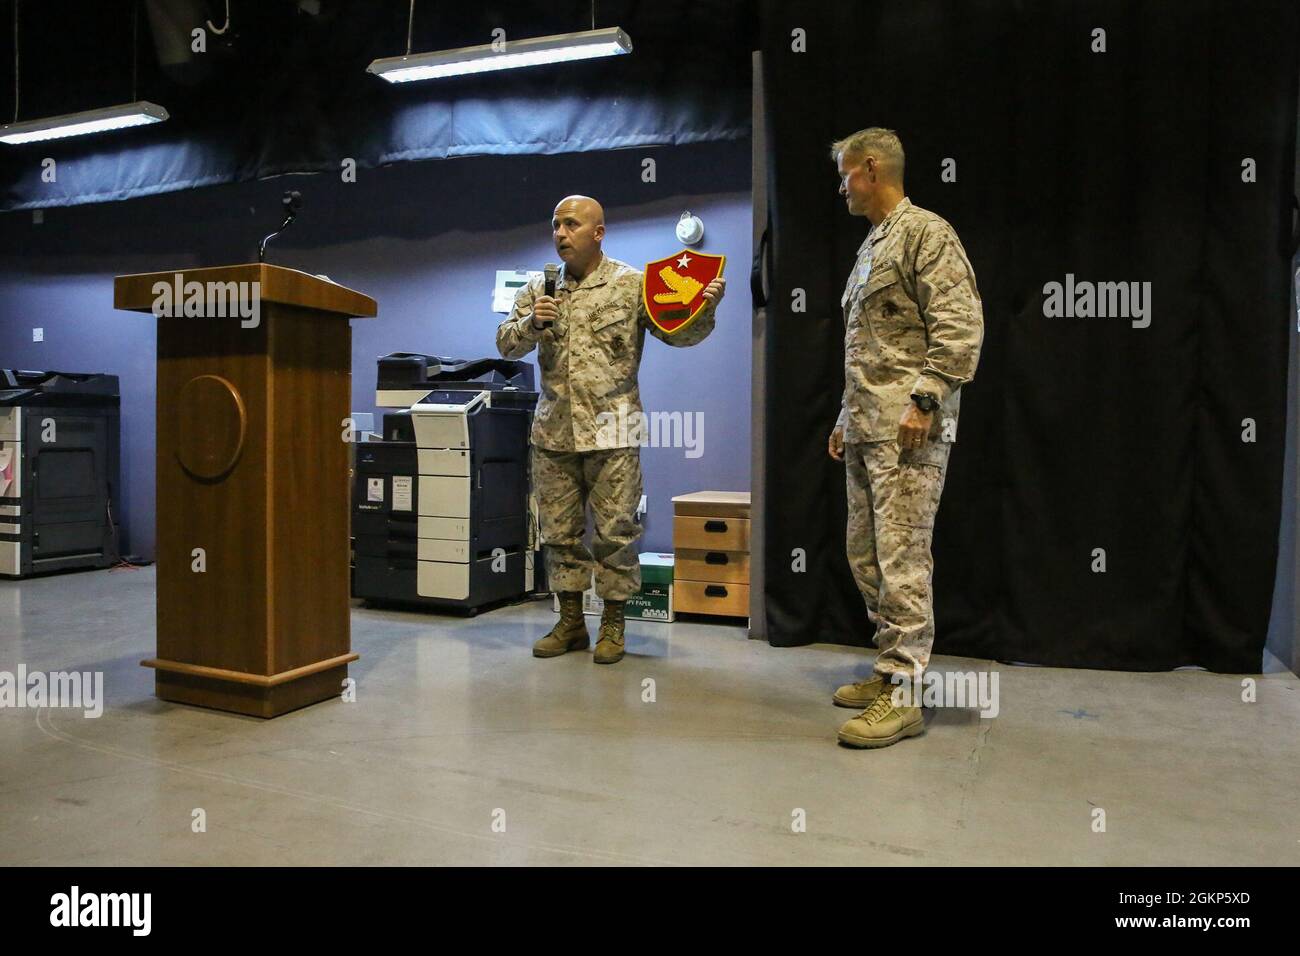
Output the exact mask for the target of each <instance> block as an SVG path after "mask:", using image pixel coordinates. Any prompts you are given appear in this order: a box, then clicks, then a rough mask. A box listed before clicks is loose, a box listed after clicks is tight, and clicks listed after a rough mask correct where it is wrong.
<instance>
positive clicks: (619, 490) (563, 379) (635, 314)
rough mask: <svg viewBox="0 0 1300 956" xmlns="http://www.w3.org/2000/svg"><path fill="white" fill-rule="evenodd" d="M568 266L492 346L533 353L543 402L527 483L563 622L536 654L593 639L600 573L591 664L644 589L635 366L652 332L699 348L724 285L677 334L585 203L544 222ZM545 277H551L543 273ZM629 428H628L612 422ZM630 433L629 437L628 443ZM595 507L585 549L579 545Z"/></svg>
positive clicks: (574, 199) (607, 659) (519, 310)
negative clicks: (592, 601)
mask: <svg viewBox="0 0 1300 956" xmlns="http://www.w3.org/2000/svg"><path fill="white" fill-rule="evenodd" d="M551 231H552V237H553V239H554V241H555V250H556V252H557V253H558V254H559V257H560V259H561V260H563V263H564V264H563V265H562V266H561V267H560V268H559V269H558V271H557V274H556V275H555V277H554V280H553V281H554V294H547V292H548V288H547V287H548V283H547V278H546V277H545V276H539V277H537V278H535V279H533V280H532V281H530V282H529V283H528V284H527V285H526V286H525V287H524V288H522V289H520V290H519V294H518V295H517V296H516V297H515V303H514V308H513V309H512V310H511V313H510V317H509V318H507V319H506V320H505V321H504V322H502V323H501V325H500V327H498V329H497V349H498V350H499V351H500V352H501V354H502V356H504V357H505V358H508V359H518V358H522V357H523V356H525V355H527V354H528V353H529V352H531V351H532V350H533V349H534V348H536V349H537V350H538V364H539V365H540V367H541V372H542V396H541V400H540V401H539V402H538V405H537V414H536V417H535V418H534V420H533V431H532V445H533V453H532V466H533V487H534V489H535V491H536V492H537V502H538V508H539V511H540V517H541V530H542V541H543V544H544V550H545V555H546V573H547V576H548V578H549V579H550V582H551V587H552V588H553V589H554V590H555V591H556V592H558V594H559V596H560V620H559V622H558V623H557V624H556V625H555V627H554V628H552V629H551V631H550V633H548V634H547V635H546V636H545V637H543V638H542V639H541V640H539V641H538V642H537V643H536V644H534V645H533V654H534V655H535V656H537V657H558V656H559V655H561V654H564V653H565V652H567V651H576V650H585V649H586V648H587V647H589V646H590V644H591V637H590V635H589V634H588V632H587V625H586V622H585V621H584V619H583V615H582V592H583V591H584V590H585V589H586V588H587V586H588V585H589V583H590V582H591V579H592V571H593V568H594V571H595V582H596V594H597V595H599V596H600V597H601V598H602V599H603V600H604V603H605V609H604V613H603V614H602V616H601V621H600V634H599V639H598V641H597V643H596V650H595V654H594V659H595V661H596V663H598V664H613V663H616V662H617V661H620V660H622V659H623V651H624V634H623V628H624V625H623V602H624V601H625V600H627V598H628V597H629V596H631V595H632V594H634V593H636V591H638V590H639V589H640V587H641V566H640V564H639V561H638V557H637V550H636V542H637V539H638V538H640V537H641V526H640V525H639V524H637V522H636V519H635V515H636V509H637V506H638V504H639V503H640V500H641V450H640V448H639V447H638V446H637V445H635V444H632V441H633V440H634V439H635V437H636V436H637V435H638V434H639V431H640V430H639V429H638V428H635V427H632V426H631V422H632V421H639V420H640V416H641V415H642V409H641V394H640V389H639V387H638V385H637V370H638V368H639V367H640V365H641V350H642V347H643V345H644V344H645V334H646V332H647V331H649V332H650V334H651V335H653V336H655V337H656V338H658V339H659V340H660V341H662V342H666V343H667V344H668V345H673V346H688V345H695V344H696V343H697V342H701V341H703V340H704V339H705V338H706V337H707V336H708V334H709V333H710V332H712V331H713V324H714V312H715V309H716V307H717V304H718V303H719V302H720V301H721V300H722V296H723V294H724V292H725V289H726V280H724V279H722V278H721V277H719V278H717V279H714V280H713V281H712V282H710V283H709V284H708V286H706V287H705V289H704V291H703V293H702V295H703V296H704V299H705V301H706V303H707V304H706V306H705V307H704V309H703V311H702V312H701V313H700V314H699V315H698V316H697V317H696V318H695V319H694V320H692V321H691V323H690V324H689V325H687V326H685V327H683V328H682V329H681V330H680V331H677V332H674V333H673V334H672V335H669V334H667V333H665V332H664V331H663V330H661V329H660V328H658V327H657V326H656V325H655V324H654V323H653V322H651V321H650V319H649V316H648V315H647V313H646V309H645V305H644V301H643V298H642V291H641V290H642V281H643V277H642V273H641V271H640V270H639V269H636V268H633V267H632V266H630V265H628V264H627V263H625V262H620V261H619V260H617V259H612V258H610V257H609V256H606V255H605V254H604V253H603V252H602V251H601V243H602V241H603V240H604V238H605V213H604V210H603V209H602V208H601V206H600V203H598V202H596V200H594V199H592V198H590V197H588V196H568V197H566V198H564V199H562V200H560V203H559V205H557V206H556V207H555V213H554V217H553V218H552V220H551ZM549 271H550V270H548V272H549ZM611 421H614V422H627V427H612V428H611V427H610V425H609V423H610V422H611ZM629 436H632V437H631V438H629ZM588 504H590V506H591V512H592V517H593V520H594V528H593V534H592V547H591V550H590V551H588V550H587V548H586V547H585V546H584V544H583V537H584V535H585V533H586V526H587V506H588Z"/></svg>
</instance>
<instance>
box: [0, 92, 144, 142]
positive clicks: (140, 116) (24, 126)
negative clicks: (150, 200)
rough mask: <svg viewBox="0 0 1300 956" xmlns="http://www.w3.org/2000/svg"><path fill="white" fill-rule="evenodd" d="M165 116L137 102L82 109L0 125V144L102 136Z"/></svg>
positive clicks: (139, 101)
mask: <svg viewBox="0 0 1300 956" xmlns="http://www.w3.org/2000/svg"><path fill="white" fill-rule="evenodd" d="M167 115H168V114H167V111H166V110H165V109H163V108H162V107H161V106H159V105H158V104H157V103H150V102H149V101H148V100H137V101H136V102H134V103H122V104H121V105H119V106H105V107H104V108H102V109H97V110H85V111H84V112H81V113H65V114H64V115H63V116H47V117H45V118H44V119H34V120H23V122H21V123H6V124H5V125H4V126H0V143H9V144H10V145H18V144H19V143H35V142H39V141H40V140H45V139H64V138H65V137H68V136H84V135H85V134H86V133H102V132H103V131H105V130H110V129H125V128H126V127H128V126H145V125H146V124H149V123H161V122H162V121H163V120H165V119H167Z"/></svg>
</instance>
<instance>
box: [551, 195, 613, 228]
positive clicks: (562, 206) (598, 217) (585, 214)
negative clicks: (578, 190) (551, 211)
mask: <svg viewBox="0 0 1300 956" xmlns="http://www.w3.org/2000/svg"><path fill="white" fill-rule="evenodd" d="M566 207H567V208H566ZM561 210H563V211H564V212H566V213H577V214H578V215H579V216H581V218H582V219H583V220H584V221H587V222H590V223H591V224H592V225H593V226H603V225H604V224H605V210H604V208H602V207H601V205H600V203H598V202H596V200H594V199H592V198H591V197H590V196H565V197H564V198H563V199H561V200H560V201H559V202H558V203H556V204H555V218H556V219H559V218H560V212H561Z"/></svg>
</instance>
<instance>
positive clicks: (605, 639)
mask: <svg viewBox="0 0 1300 956" xmlns="http://www.w3.org/2000/svg"><path fill="white" fill-rule="evenodd" d="M592 657H593V659H594V660H595V661H596V663H597V664H617V663H618V662H619V661H621V660H622V659H623V602H622V601H606V602H605V610H604V612H602V613H601V615H600V640H599V641H597V642H596V653H595V654H593V655H592Z"/></svg>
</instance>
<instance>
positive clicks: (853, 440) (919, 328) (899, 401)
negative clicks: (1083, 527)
mask: <svg viewBox="0 0 1300 956" xmlns="http://www.w3.org/2000/svg"><path fill="white" fill-rule="evenodd" d="M831 158H832V159H834V161H835V163H836V165H837V167H838V169H839V174H840V190H839V191H840V195H842V196H844V197H845V201H846V203H847V205H848V211H849V213H850V215H854V216H866V217H867V218H868V219H870V220H871V224H872V227H871V231H870V232H869V233H868V234H867V239H866V241H865V242H863V243H862V246H861V248H859V249H858V259H857V263H856V264H855V265H854V268H853V272H852V273H851V274H850V275H849V281H848V283H847V284H846V285H845V287H844V297H843V299H842V301H841V304H842V306H843V309H844V323H845V332H844V401H843V406H842V408H841V409H840V416H839V419H838V420H837V421H836V422H835V428H834V430H833V431H832V432H831V435H830V439H829V442H828V450H829V452H830V456H831V457H832V458H834V459H835V460H836V461H845V462H846V463H847V472H848V473H847V486H848V505H849V507H848V512H849V520H848V535H847V538H848V557H849V564H850V565H851V566H852V568H853V576H854V578H855V579H856V581H857V584H858V589H859V590H860V591H861V592H862V597H863V599H864V600H865V601H866V604H867V617H868V619H869V620H870V621H871V622H872V623H874V624H875V625H876V634H875V641H876V646H877V647H878V648H879V651H880V653H879V654H878V655H877V657H876V665H875V673H874V674H873V675H872V677H871V678H870V679H868V680H865V681H860V682H858V683H854V684H847V685H845V686H843V687H841V688H839V690H837V691H836V692H835V696H834V701H835V703H836V704H839V705H840V706H842V707H862V708H865V709H864V710H863V711H862V713H861V714H859V715H858V716H857V717H855V718H853V719H852V720H850V721H848V722H847V723H845V724H844V726H843V727H841V728H840V733H839V739H840V741H841V742H842V743H845V744H849V745H850V746H854V747H884V746H888V745H889V744H892V743H896V742H897V741H899V740H902V739H903V738H904V737H912V736H916V735H917V734H921V733H924V732H925V722H924V720H923V719H922V716H921V709H920V707H919V706H906V705H905V704H907V703H913V702H914V703H918V704H919V694H920V690H921V688H920V685H919V683H915V684H914V683H911V682H914V681H917V679H918V678H919V677H920V676H921V674H922V672H923V671H924V669H925V667H926V665H927V664H928V663H929V660H930V648H931V646H932V645H933V643H934V606H933V601H932V598H931V591H930V585H931V579H932V577H933V572H934V560H933V558H932V556H931V554H930V540H931V536H932V534H933V532H934V516H935V512H936V511H938V510H939V496H940V495H941V494H942V493H943V481H944V475H945V474H946V471H947V467H948V456H949V454H950V452H951V451H952V442H953V441H955V440H956V430H957V413H958V410H959V408H960V405H961V386H962V385H964V384H966V383H967V382H969V381H970V380H971V379H972V378H974V376H975V366H976V364H977V363H978V361H979V352H980V343H981V341H982V339H983V335H984V313H983V307H982V306H981V304H980V296H979V292H978V290H977V289H976V287H975V271H974V270H973V269H972V268H971V264H970V261H969V260H968V259H967V258H966V251H965V250H964V249H963V248H962V245H961V242H960V240H958V238H957V234H956V232H954V231H953V228H952V226H950V225H949V224H948V223H947V222H945V221H944V220H943V219H941V218H940V217H939V216H936V215H935V214H934V213H932V212H928V211H926V210H924V209H921V208H920V207H918V206H913V205H912V203H911V202H910V201H909V200H908V199H907V197H906V196H905V195H904V194H903V146H902V144H901V143H900V142H899V141H898V137H897V136H896V135H895V134H894V133H893V131H891V130H887V129H877V128H872V129H864V130H860V131H859V132H857V133H854V134H853V135H852V136H849V137H847V138H845V139H842V140H839V141H838V142H836V143H834V144H833V145H832V146H831ZM895 675H898V677H897V678H896V679H895ZM896 681H897V682H902V683H903V686H904V687H905V688H911V689H912V691H913V693H915V694H916V695H917V696H916V697H913V698H911V699H910V700H908V699H906V698H904V699H903V704H904V705H896V704H895V700H894V698H893V691H894V690H895V682H896Z"/></svg>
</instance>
